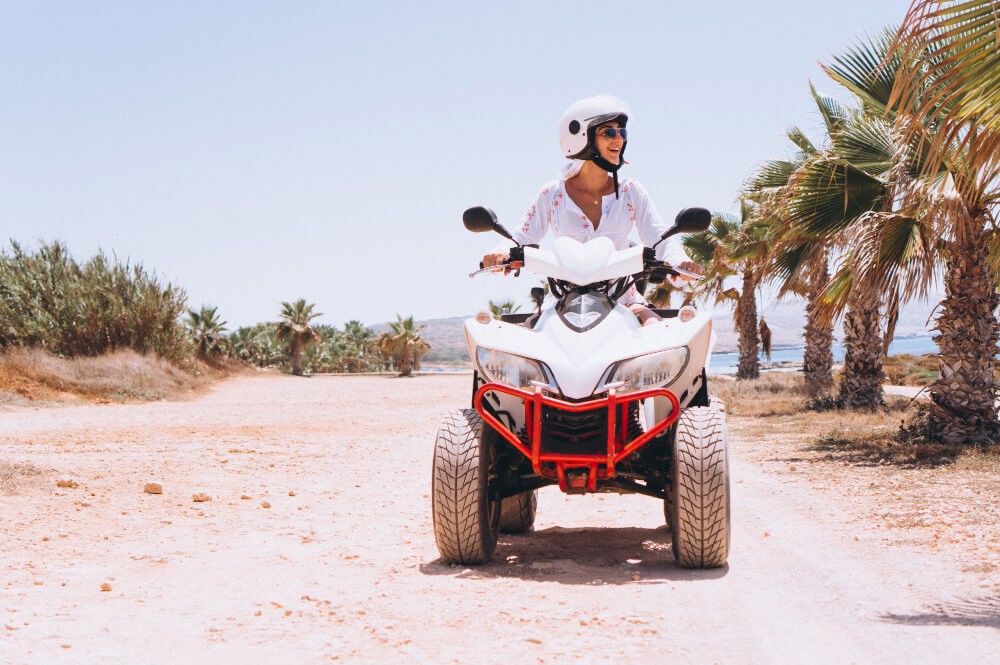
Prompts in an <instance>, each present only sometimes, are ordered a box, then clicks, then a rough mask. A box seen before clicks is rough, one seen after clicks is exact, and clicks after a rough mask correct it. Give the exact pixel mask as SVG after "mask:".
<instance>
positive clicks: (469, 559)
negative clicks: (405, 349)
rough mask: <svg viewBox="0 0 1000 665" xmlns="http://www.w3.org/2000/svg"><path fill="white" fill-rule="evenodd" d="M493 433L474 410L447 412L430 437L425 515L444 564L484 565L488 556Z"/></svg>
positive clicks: (494, 525)
mask: <svg viewBox="0 0 1000 665" xmlns="http://www.w3.org/2000/svg"><path fill="white" fill-rule="evenodd" d="M495 454H496V436H495V435H494V434H493V431H492V430H491V429H490V428H489V427H487V426H486V425H484V424H483V421H482V418H480V417H479V414H478V413H476V411H475V410H474V409H458V410H456V411H452V412H451V413H449V414H448V415H447V416H446V417H445V419H444V422H443V423H442V424H441V429H439V430H438V433H437V439H436V440H435V441H434V468H433V470H432V472H431V514H432V516H433V518H434V539H435V540H436V541H437V548H438V552H440V553H441V558H442V559H444V560H445V561H447V562H448V563H462V564H477V563H484V562H485V561H487V560H488V559H489V558H490V555H491V554H493V549H494V548H495V547H496V544H497V531H498V528H499V525H500V501H492V500H490V491H489V489H490V488H489V476H490V465H491V463H492V461H493V459H494V457H495Z"/></svg>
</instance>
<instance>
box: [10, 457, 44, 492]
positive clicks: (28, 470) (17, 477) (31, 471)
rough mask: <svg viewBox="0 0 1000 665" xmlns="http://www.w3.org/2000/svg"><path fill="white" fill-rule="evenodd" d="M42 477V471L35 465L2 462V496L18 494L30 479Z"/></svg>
mask: <svg viewBox="0 0 1000 665" xmlns="http://www.w3.org/2000/svg"><path fill="white" fill-rule="evenodd" d="M40 475H42V470H41V469H39V468H38V467H37V466H35V465H33V464H17V463H12V462H0V494H17V493H18V491H19V490H21V489H23V488H24V486H25V485H27V484H29V483H30V482H31V481H30V479H31V478H33V477H35V476H40Z"/></svg>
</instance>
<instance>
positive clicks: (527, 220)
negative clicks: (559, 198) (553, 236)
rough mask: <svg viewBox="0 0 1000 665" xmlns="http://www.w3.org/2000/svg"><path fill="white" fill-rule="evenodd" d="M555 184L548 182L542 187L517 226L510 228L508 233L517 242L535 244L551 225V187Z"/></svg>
mask: <svg viewBox="0 0 1000 665" xmlns="http://www.w3.org/2000/svg"><path fill="white" fill-rule="evenodd" d="M556 186H558V185H554V184H552V183H549V184H546V185H545V187H542V191H540V192H539V193H538V196H536V197H535V200H534V202H533V203H532V204H531V207H530V208H528V211H527V212H526V213H524V217H522V218H521V223H520V224H518V225H517V228H514V229H511V230H510V234H511V235H512V236H514V240H515V241H517V242H518V243H519V244H521V245H537V244H539V243H540V242H541V241H542V238H544V237H545V233H546V232H547V231H548V230H549V226H550V225H551V216H552V206H551V201H552V191H553V187H556Z"/></svg>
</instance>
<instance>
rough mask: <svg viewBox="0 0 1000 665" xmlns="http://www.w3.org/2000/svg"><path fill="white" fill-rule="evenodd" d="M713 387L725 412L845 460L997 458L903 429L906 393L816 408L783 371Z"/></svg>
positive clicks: (920, 462) (976, 461) (986, 461)
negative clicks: (866, 403) (849, 406)
mask: <svg viewBox="0 0 1000 665" xmlns="http://www.w3.org/2000/svg"><path fill="white" fill-rule="evenodd" d="M910 358H913V356H910ZM712 392H713V393H715V394H717V395H718V396H719V397H720V398H721V399H722V400H723V402H725V404H726V408H727V410H728V412H729V413H731V414H733V415H737V416H752V417H755V418H759V419H763V420H761V421H760V422H759V423H758V424H757V425H755V426H754V427H755V429H758V431H759V432H760V434H761V435H762V436H763V435H773V434H784V435H786V436H788V437H792V438H795V439H798V440H800V441H802V442H803V443H804V444H805V445H806V446H807V448H806V449H807V450H810V451H812V452H818V453H822V454H823V456H825V457H826V458H828V459H831V460H836V461H840V462H844V463H848V464H857V465H893V466H900V467H928V466H937V465H941V464H951V463H954V462H956V461H957V460H963V463H964V464H966V465H972V466H975V465H986V466H989V465H990V464H992V463H994V462H995V461H996V460H995V459H994V458H996V457H997V454H996V453H994V452H990V451H987V450H976V449H970V448H969V447H967V446H962V447H955V446H950V445H946V444H942V443H938V442H933V441H926V440H920V439H918V438H915V437H912V436H909V437H908V436H906V435H905V434H901V432H900V426H901V425H902V424H903V420H904V419H905V418H906V417H908V415H909V411H910V409H911V407H912V406H913V404H914V402H913V400H911V399H909V398H906V397H899V396H894V395H887V396H886V398H885V400H886V408H885V409H883V410H881V411H879V412H876V413H864V412H859V411H852V410H844V409H836V408H820V407H822V405H823V402H824V400H822V399H820V400H815V399H813V398H810V396H809V394H808V391H807V389H806V385H805V381H804V380H803V377H802V376H801V375H799V374H793V373H784V372H770V373H765V374H762V375H761V377H760V378H759V379H757V380H756V381H723V380H716V381H715V382H714V383H713V385H712ZM990 460H993V462H991V461H990Z"/></svg>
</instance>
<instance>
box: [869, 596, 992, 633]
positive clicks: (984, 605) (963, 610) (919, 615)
mask: <svg viewBox="0 0 1000 665" xmlns="http://www.w3.org/2000/svg"><path fill="white" fill-rule="evenodd" d="M881 618H882V620H883V621H888V622H890V623H899V624H905V625H908V626H985V627H987V628H1000V593H995V594H993V595H992V596H973V597H971V598H965V599H958V600H950V601H946V602H943V603H935V604H934V605H927V606H926V607H924V608H923V610H922V611H920V612H915V613H913V614H883V615H882V617H881Z"/></svg>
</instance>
